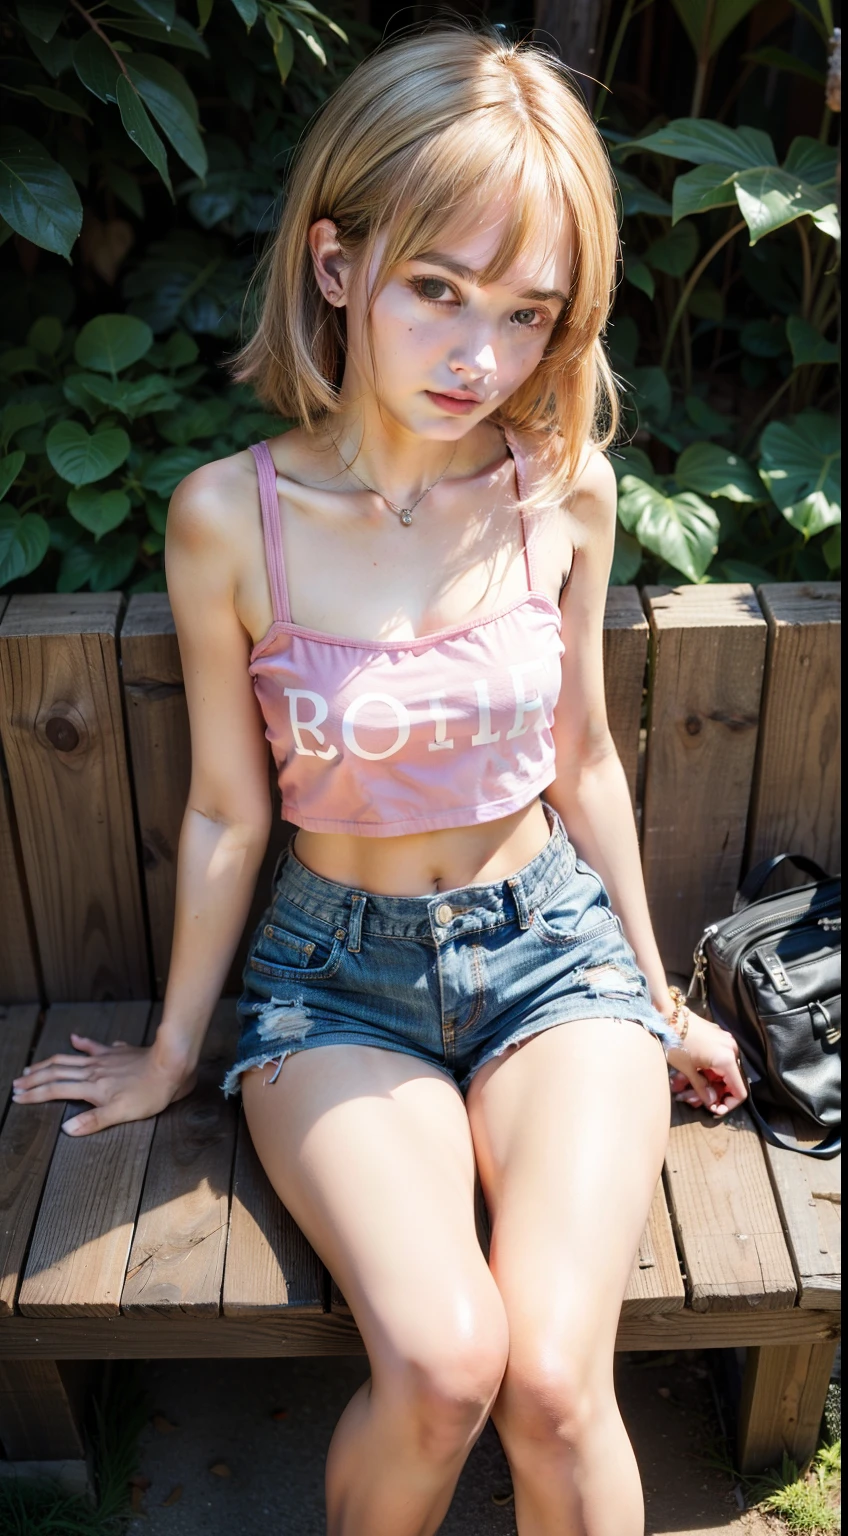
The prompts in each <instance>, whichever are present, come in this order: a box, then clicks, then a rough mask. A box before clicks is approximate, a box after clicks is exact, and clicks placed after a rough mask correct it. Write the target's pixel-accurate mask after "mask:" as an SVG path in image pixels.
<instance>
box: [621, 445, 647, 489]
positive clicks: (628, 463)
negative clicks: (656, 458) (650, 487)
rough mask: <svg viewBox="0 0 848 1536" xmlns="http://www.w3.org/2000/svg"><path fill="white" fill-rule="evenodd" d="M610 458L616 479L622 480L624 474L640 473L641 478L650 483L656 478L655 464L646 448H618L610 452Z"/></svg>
mask: <svg viewBox="0 0 848 1536" xmlns="http://www.w3.org/2000/svg"><path fill="white" fill-rule="evenodd" d="M610 460H611V463H612V467H613V469H614V470H615V478H616V480H621V479H622V477H623V476H624V475H638V477H639V479H640V480H647V481H648V482H649V483H653V482H654V480H655V479H656V476H655V474H654V466H653V464H652V463H651V461H650V459H649V458H648V455H647V454H646V452H645V450H644V448H632V447H627V448H616V449H614V450H612V451H611V452H610Z"/></svg>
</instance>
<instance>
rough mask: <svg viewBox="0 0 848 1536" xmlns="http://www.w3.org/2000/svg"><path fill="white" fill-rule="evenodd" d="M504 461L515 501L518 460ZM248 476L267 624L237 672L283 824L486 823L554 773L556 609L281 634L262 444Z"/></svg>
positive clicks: (520, 606)
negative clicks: (261, 554) (368, 636)
mask: <svg viewBox="0 0 848 1536" xmlns="http://www.w3.org/2000/svg"><path fill="white" fill-rule="evenodd" d="M507 442H508V446H509V448H510V451H511V453H512V456H513V459H514V460H515V470H516V484H517V488H518V493H519V497H520V496H521V495H522V494H523V491H522V487H521V481H520V479H519V466H520V464H521V459H520V454H519V452H518V450H517V445H516V444H515V443H514V442H513V440H512V439H511V437H508V438H507ZM251 452H252V453H253V456H254V458H255V460H256V468H257V472H258V476H259V497H260V503H261V508H262V524H263V528H264V533H265V552H266V558H267V562H268V575H269V580H270V586H271V595H272V599H273V613H274V622H273V624H272V625H271V628H270V629H269V630H268V633H267V634H266V635H264V636H263V638H262V639H261V640H260V641H259V642H258V643H257V644H256V645H255V646H254V647H253V650H252V651H251V654H250V668H249V670H250V675H251V677H252V678H253V686H254V688H255V690H256V696H257V698H258V700H259V705H260V708H261V710H262V713H263V715H264V717H265V721H266V726H267V729H266V731H265V735H266V736H267V738H268V740H269V742H270V743H271V748H272V751H273V753H274V760H275V762H276V765H277V769H278V773H279V783H280V790H281V793H282V800H283V806H282V810H283V817H284V818H285V820H286V821H290V822H293V823H294V824H295V825H296V826H298V827H304V828H306V829H307V830H308V831H311V832H353V833H357V834H359V835H360V836H365V837H398V836H401V835H403V834H406V833H411V832H433V831H436V830H438V829H440V828H442V827H463V826H470V825H473V824H474V823H477V822H484V821H494V820H495V819H496V818H497V817H499V816H508V815H510V814H511V813H512V812H514V811H518V810H521V809H522V808H523V807H524V806H526V805H529V804H530V802H531V801H532V800H533V799H535V797H536V796H537V795H538V794H540V792H541V791H542V790H543V789H545V788H546V787H547V785H549V784H550V783H552V781H553V779H554V777H555V774H556V768H555V762H554V743H553V737H552V734H551V726H552V723H553V713H554V707H555V705H556V701H557V698H558V696H559V690H560V679H561V670H560V661H561V658H562V655H563V652H564V649H565V647H564V646H563V643H562V639H561V635H560V630H561V617H560V611H559V608H558V607H557V605H556V603H554V602H553V601H552V600H551V598H549V597H547V596H546V595H545V594H544V593H542V592H538V591H536V590H535V588H534V585H533V570H532V565H531V551H530V540H529V538H528V532H529V529H528V520H527V519H526V518H525V516H524V513H523V511H522V513H521V524H522V536H523V542H524V556H525V562H526V566H527V588H528V590H527V592H526V593H525V594H524V596H523V597H521V598H520V599H519V600H518V601H517V602H513V603H511V604H510V605H509V606H508V607H506V608H502V609H500V610H499V611H497V612H495V613H491V614H487V615H486V616H485V617H483V618H478V619H470V620H469V621H468V622H467V623H466V624H456V625H452V626H451V627H450V628H449V629H441V630H437V631H436V632H435V633H434V634H431V635H421V636H419V637H418V639H415V640H349V639H347V638H344V637H342V636H339V635H328V634H322V633H320V632H318V631H316V630H311V629H304V628H303V627H302V626H301V625H299V624H293V623H292V618H291V610H290V608H289V597H288V589H287V586H286V576H285V569H284V565H283V548H282V535H281V528H280V505H279V499H278V496H277V481H276V470H275V468H274V461H273V459H272V457H271V452H270V449H269V448H268V445H267V443H258V444H256V445H255V446H254V447H253V448H252V449H251Z"/></svg>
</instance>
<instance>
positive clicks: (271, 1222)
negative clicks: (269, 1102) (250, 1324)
mask: <svg viewBox="0 0 848 1536" xmlns="http://www.w3.org/2000/svg"><path fill="white" fill-rule="evenodd" d="M280 1310H284V1311H286V1312H294V1311H298V1312H302V1313H309V1312H312V1313H321V1312H323V1310H324V1268H323V1265H322V1264H321V1261H320V1259H319V1258H318V1256H317V1254H316V1253H315V1252H314V1250H313V1249H312V1248H311V1247H310V1245H309V1243H308V1242H307V1241H306V1238H305V1237H304V1235H303V1233H302V1232H301V1230H300V1228H299V1226H298V1225H297V1224H296V1222H295V1221H294V1220H293V1219H292V1217H291V1216H290V1215H289V1213H288V1211H287V1210H286V1208H285V1206H284V1205H283V1203H282V1201H281V1200H280V1198H279V1196H278V1195H277V1194H276V1193H275V1191H274V1190H273V1189H272V1187H271V1185H270V1183H269V1181H268V1177H267V1175H266V1173H265V1170H264V1168H263V1167H262V1164H261V1163H260V1161H259V1158H258V1157H257V1155H256V1151H255V1149H254V1146H253V1143H252V1141H251V1139H250V1133H249V1131H248V1129H247V1121H246V1120H245V1117H244V1111H243V1110H242V1113H241V1116H240V1118H239V1125H238V1140H237V1144H236V1162H235V1174H234V1177H233V1199H232V1206H231V1210H230V1232H229V1239H228V1242H227V1259H226V1265H225V1268H224V1300H223V1312H224V1316H225V1317H227V1318H233V1319H235V1318H244V1319H250V1318H255V1317H262V1316H263V1315H264V1314H274V1313H277V1312H279V1311H280Z"/></svg>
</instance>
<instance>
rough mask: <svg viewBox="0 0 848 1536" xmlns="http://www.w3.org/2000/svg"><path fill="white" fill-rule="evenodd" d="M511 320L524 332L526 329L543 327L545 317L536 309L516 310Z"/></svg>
mask: <svg viewBox="0 0 848 1536" xmlns="http://www.w3.org/2000/svg"><path fill="white" fill-rule="evenodd" d="M512 318H513V320H516V321H517V322H518V324H519V325H520V326H522V327H523V328H524V329H525V330H526V329H527V328H528V327H532V326H534V325H544V323H545V316H544V315H543V314H542V313H541V312H540V311H539V310H538V309H517V310H516V311H515V314H514V315H513V317H512Z"/></svg>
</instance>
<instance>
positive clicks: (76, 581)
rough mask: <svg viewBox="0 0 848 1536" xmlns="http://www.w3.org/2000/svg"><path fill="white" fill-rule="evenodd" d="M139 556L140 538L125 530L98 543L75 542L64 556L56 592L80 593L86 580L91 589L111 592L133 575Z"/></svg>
mask: <svg viewBox="0 0 848 1536" xmlns="http://www.w3.org/2000/svg"><path fill="white" fill-rule="evenodd" d="M137 558H138V538H137V536H136V534H134V533H130V532H126V533H121V534H118V536H117V538H114V539H108V540H104V541H103V543H99V544H86V543H82V544H74V545H73V546H72V547H71V548H70V549H69V550H67V551H66V553H65V555H64V557H63V559H62V569H61V571H60V573H59V580H58V581H57V583H56V590H57V592H78V591H79V589H80V587H84V586H85V584H86V582H87V583H88V585H89V586H90V588H91V590H92V592H110V591H113V590H114V588H115V587H120V586H122V585H123V583H124V582H125V581H126V579H127V577H128V576H129V575H130V573H131V571H132V568H133V566H134V565H135V563H136V560H137Z"/></svg>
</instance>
